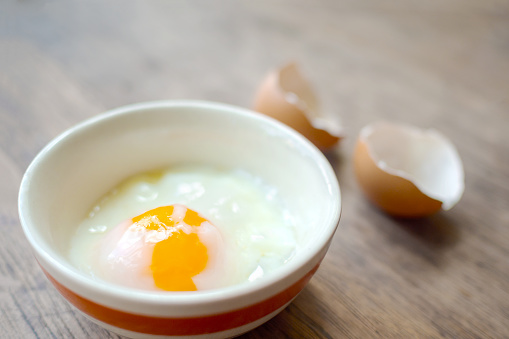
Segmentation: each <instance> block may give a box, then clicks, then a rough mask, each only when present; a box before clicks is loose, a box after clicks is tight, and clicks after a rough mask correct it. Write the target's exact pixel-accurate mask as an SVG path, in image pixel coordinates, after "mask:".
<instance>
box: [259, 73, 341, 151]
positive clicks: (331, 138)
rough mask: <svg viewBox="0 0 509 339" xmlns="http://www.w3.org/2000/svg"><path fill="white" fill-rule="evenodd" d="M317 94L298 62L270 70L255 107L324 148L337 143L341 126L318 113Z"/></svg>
mask: <svg viewBox="0 0 509 339" xmlns="http://www.w3.org/2000/svg"><path fill="white" fill-rule="evenodd" d="M316 106H317V105H316V98H315V96H314V94H313V92H312V90H311V88H310V86H309V84H308V83H307V81H305V79H304V78H303V77H302V76H301V75H300V73H299V72H298V69H297V66H296V65H295V64H289V65H287V66H285V67H283V68H281V69H279V70H277V71H274V72H271V73H270V74H269V75H267V77H266V78H265V80H264V81H263V82H262V84H261V85H260V87H259V90H258V92H257V94H256V96H255V101H254V107H253V108H254V110H255V111H258V112H260V113H263V114H265V115H268V116H270V117H272V118H274V119H276V120H279V121H280V122H282V123H284V124H286V125H288V126H290V127H292V128H293V129H295V130H296V131H298V132H299V133H301V134H302V135H304V136H305V137H306V138H307V139H309V140H310V141H311V142H312V143H313V144H315V145H316V146H317V147H318V148H320V149H321V150H327V149H329V148H331V147H332V146H334V145H335V144H336V143H337V142H338V141H339V140H340V139H341V135H340V132H339V131H338V129H339V128H338V126H337V125H336V124H334V123H333V122H331V121H327V120H326V119H324V118H323V117H320V116H318V113H317V110H316Z"/></svg>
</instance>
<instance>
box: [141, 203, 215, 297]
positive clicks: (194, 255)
mask: <svg viewBox="0 0 509 339" xmlns="http://www.w3.org/2000/svg"><path fill="white" fill-rule="evenodd" d="M182 207H183V206H182ZM184 208H186V211H185V214H184V217H183V218H182V217H178V216H176V215H175V214H174V209H175V208H174V205H170V206H162V207H157V208H155V209H152V210H150V211H147V212H145V213H143V214H141V215H139V216H137V217H134V218H133V219H132V221H133V223H134V224H137V226H139V227H142V228H144V229H145V230H147V231H157V232H164V233H165V235H166V234H167V235H168V237H167V238H165V239H164V240H161V241H159V242H157V243H156V244H155V246H154V252H153V254H152V264H151V265H150V269H151V271H152V275H153V278H154V282H155V285H156V286H157V287H159V288H161V289H163V290H166V291H196V290H197V288H196V285H195V284H194V282H193V280H192V277H193V276H195V275H197V274H199V273H200V272H201V271H203V270H204V269H205V267H206V266H207V261H208V254H207V247H206V246H205V245H204V244H203V243H202V242H201V241H200V238H199V237H198V234H197V233H195V232H194V231H193V232H185V231H184V230H183V229H182V228H178V226H179V225H180V226H185V225H188V226H191V228H194V227H200V225H201V224H202V223H203V222H205V221H208V220H207V219H205V218H203V217H201V216H200V215H199V214H198V213H197V212H195V211H193V210H191V209H189V208H187V207H184ZM209 223H210V222H209Z"/></svg>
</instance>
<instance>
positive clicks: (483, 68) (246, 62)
mask: <svg viewBox="0 0 509 339" xmlns="http://www.w3.org/2000/svg"><path fill="white" fill-rule="evenodd" d="M289 60H296V61H297V62H299V63H300V65H301V67H302V70H303V72H304V73H305V74H306V75H307V77H308V78H309V79H310V81H311V82H312V83H313V85H314V87H315V90H316V93H317V95H318V97H319V98H320V101H321V103H322V106H323V109H324V112H325V113H326V114H331V115H338V116H340V117H341V119H342V121H343V123H344V125H345V128H346V130H347V133H348V137H347V138H346V139H345V140H344V142H342V144H341V145H340V146H339V147H337V148H336V149H335V150H333V152H332V153H331V154H330V155H329V158H330V160H331V162H332V164H333V166H334V167H335V169H336V172H337V175H338V179H339V182H340V185H341V189H342V196H343V216H342V219H341V223H340V229H339V231H338V232H337V234H336V236H335V238H334V241H333V243H332V246H331V249H330V252H329V253H328V255H327V257H326V259H325V260H324V262H323V264H322V266H321V268H320V270H319V272H318V273H317V275H316V276H315V277H314V278H313V279H312V280H311V282H310V284H309V285H308V286H307V287H306V289H305V290H304V291H303V292H302V293H301V294H300V296H299V297H298V298H297V299H296V300H295V301H294V302H293V303H292V304H291V305H290V306H289V307H288V308H287V309H286V310H284V311H283V312H282V313H281V314H280V315H278V316H277V317H276V318H274V319H273V320H271V321H269V322H268V323H267V324H265V325H263V326H262V327H260V328H258V329H256V330H254V331H252V332H250V333H248V334H246V335H245V338H285V337H290V338H343V337H345V338H373V337H381V338H389V337H391V338H392V337H394V338H416V337H417V338H439V337H444V338H504V337H505V338H508V337H509V111H508V107H509V4H508V3H507V1H505V2H504V1H496V0H485V1H477V0H462V1H460V0H443V1H421V2H410V1H403V0H399V1H391V2H380V1H375V0H367V1H362V2H358V1H335V0H321V1H304V0H299V1H295V0H294V1H290V0H287V1H283V0H281V1H269V0H266V1H250V2H248V1H244V2H240V1H233V0H232V1H217V0H216V1H206V0H203V1H164V0H160V1H155V0H144V1H141V0H139V1H125V0H110V1H102V0H91V1H53V0H46V1H26V0H25V1H13V0H6V1H2V4H1V5H0V147H1V149H0V174H1V175H0V192H1V194H0V232H1V235H0V337H2V338H72V337H76V338H92V337H99V338H117V336H116V335H114V334H111V333H109V332H107V331H105V330H103V329H101V328H99V327H98V326H96V325H94V324H92V323H91V322H90V321H88V320H86V319H84V318H83V317H82V316H80V315H79V314H77V313H76V312H75V311H74V310H73V309H72V308H71V307H70V306H69V305H68V304H67V303H66V302H65V301H64V300H63V298H61V297H60V296H59V295H58V294H57V292H56V291H55V290H54V289H53V287H52V286H51V285H50V284H49V283H48V281H47V280H46V278H45V277H44V276H43V274H42V272H41V270H40V269H39V268H38V266H37V265H36V262H35V260H34V258H33V255H32V253H31V251H30V249H29V245H28V243H27V241H26V240H25V237H24V235H23V233H22V231H21V227H20V224H19V220H18V217H17V202H16V199H17V193H18V187H19V183H20V180H21V177H22V174H23V172H24V170H25V169H26V167H27V166H28V164H29V163H30V161H31V160H32V159H33V157H34V156H35V155H36V154H37V152H38V151H39V150H40V149H41V148H42V147H43V146H44V145H45V144H46V143H48V142H49V141H50V140H51V139H52V138H53V137H55V136H57V135H58V134H59V133H61V132H62V131H64V130H65V129H66V128H68V127H70V126H72V125H73V124H75V123H77V122H79V121H81V120H83V119H85V118H88V117H91V116H93V115H96V114H99V113H101V112H103V111H105V110H107V109H110V108H114V107H117V106H122V105H126V104H129V103H134V102H141V101H150V100H160V99H181V98H190V99H206V100H213V101H219V102H226V103H231V104H235V105H239V106H244V107H250V106H251V103H252V99H253V96H254V93H255V91H256V88H257V86H258V84H259V82H260V81H261V79H262V78H263V76H264V74H265V73H266V72H267V71H268V70H269V69H271V68H274V67H276V66H280V65H282V64H283V63H285V62H287V61H289ZM378 120H390V121H401V122H407V123H410V124H414V125H416V126H420V127H435V128H437V129H438V130H440V131H441V132H442V133H444V134H445V135H447V136H448V137H449V138H450V139H451V140H452V142H453V143H454V144H455V145H456V146H457V148H458V150H459V152H460V155H461V157H462V159H463V163H464V167H465V172H466V191H465V194H464V196H463V198H462V200H461V201H460V202H459V204H458V205H457V206H455V207H454V208H453V209H452V210H450V211H448V212H441V213H439V214H437V215H435V216H432V217H430V218H427V219H423V220H417V221H402V220H396V219H393V218H390V217H388V216H387V215H385V214H384V213H382V212H380V211H378V210H377V209H376V208H374V207H373V206H371V205H370V204H369V203H368V202H367V201H366V200H365V199H364V197H363V195H362V194H361V192H360V190H359V187H358V185H357V183H356V181H355V177H354V175H353V171H352V161H351V156H352V150H353V145H354V142H355V138H356V135H357V133H358V131H359V130H360V128H361V127H362V126H364V125H366V124H368V123H370V122H373V121H378Z"/></svg>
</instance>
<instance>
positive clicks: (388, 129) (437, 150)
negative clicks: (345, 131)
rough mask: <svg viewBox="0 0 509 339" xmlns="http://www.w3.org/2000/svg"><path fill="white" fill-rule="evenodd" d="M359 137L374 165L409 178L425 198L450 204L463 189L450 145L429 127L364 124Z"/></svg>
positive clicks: (459, 165)
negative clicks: (426, 128)
mask: <svg viewBox="0 0 509 339" xmlns="http://www.w3.org/2000/svg"><path fill="white" fill-rule="evenodd" d="M361 139H362V140H364V141H365V142H366V144H367V146H368V149H369V152H370V155H371V157H372V159H373V160H374V161H375V163H376V164H377V166H378V167H379V168H381V169H382V170H384V171H385V172H387V173H390V174H392V175H397V176H399V177H402V178H405V179H407V180H409V181H411V182H412V183H413V184H414V185H416V186H417V188H419V190H421V192H423V193H424V194H426V195H428V196H429V197H431V198H433V199H436V200H439V201H441V202H442V203H443V205H442V208H443V209H445V210H448V209H450V208H451V207H452V206H454V205H455V204H456V203H457V202H458V201H459V199H460V198H461V195H462V194H463V190H464V172H463V165H462V162H461V159H460V157H459V155H458V152H457V150H456V148H455V147H454V145H453V144H452V143H451V142H450V141H449V140H448V139H447V138H445V137H444V136H443V135H441V134H440V133H439V132H437V131H436V130H433V129H428V130H421V129H418V128H415V127H412V126H408V125H402V124H394V123H387V122H381V123H376V124H373V125H370V126H367V127H365V128H364V129H363V130H362V131H361Z"/></svg>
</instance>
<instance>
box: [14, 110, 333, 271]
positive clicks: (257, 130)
mask: <svg viewBox="0 0 509 339" xmlns="http://www.w3.org/2000/svg"><path fill="white" fill-rule="evenodd" d="M179 164H206V165H212V166H218V167H226V168H241V169H244V170H247V171H249V172H251V173H253V174H255V175H257V176H259V177H261V178H263V180H265V182H267V183H268V184H269V185H272V186H274V187H277V189H278V193H279V195H280V197H281V198H282V200H283V201H284V203H285V205H286V207H287V208H288V210H289V211H290V213H292V215H293V217H294V218H295V219H296V221H297V224H298V226H299V227H298V230H297V236H298V241H299V248H300V249H304V250H300V251H298V253H297V255H296V256H299V255H306V254H305V253H306V250H305V249H306V247H312V246H313V244H315V243H316V242H319V243H320V242H321V243H324V242H326V241H327V239H328V238H330V237H331V236H332V234H333V232H334V229H335V227H336V223H337V219H338V218H339V208H340V198H339V189H338V187H337V181H336V179H335V175H334V172H333V171H332V169H331V168H330V165H329V164H328V162H327V160H326V159H325V157H324V156H323V155H322V154H321V153H320V152H319V151H317V149H316V148H314V146H312V145H311V144H310V143H309V142H307V141H306V140H304V139H303V138H302V137H301V136H300V135H298V134H297V133H294V132H293V131H292V130H290V129H288V128H286V126H283V125H281V124H279V123H277V122H275V121H273V120H271V119H268V118H265V117H262V116H259V115H257V114H255V113H251V112H249V111H246V110H242V109H239V108H235V107H231V106H227V105H220V104H212V103H205V102H158V103H147V104H139V105H134V106H128V107H124V108H120V109H117V110H114V111H111V112H109V113H107V114H105V115H100V116H97V117H95V118H93V119H91V120H88V121H85V122H84V123H82V124H79V125H77V126H76V127H74V128H72V129H70V130H68V131H67V132H65V133H64V134H62V135H61V136H60V137H58V138H57V139H55V140H54V141H53V142H51V143H50V144H49V145H48V146H47V147H46V148H45V149H44V150H43V151H41V153H40V154H39V155H38V156H37V157H36V159H35V160H34V161H33V163H32V164H31V166H30V167H29V169H28V170H27V172H26V174H25V178H24V180H23V183H22V186H21V191H20V214H21V218H22V220H23V221H24V222H23V224H24V227H25V231H26V233H27V236H28V237H29V240H31V242H32V244H34V243H35V244H37V246H38V248H39V249H40V250H42V251H44V252H46V253H48V254H49V255H50V256H52V257H54V258H55V259H56V260H59V261H62V262H63V263H64V264H65V265H70V264H69V263H68V259H67V256H68V248H69V243H70V238H71V236H72V234H73V233H74V232H75V230H76V228H77V227H78V225H79V224H80V222H81V221H82V220H83V219H84V218H85V217H86V216H87V213H88V212H89V211H90V208H91V207H92V206H93V204H94V203H95V202H96V201H97V200H98V199H99V198H100V197H101V196H103V195H104V194H105V193H106V192H108V191H109V190H110V189H111V188H113V187H115V186H116V185H117V184H118V183H119V182H121V181H122V180H123V179H125V178H127V177H129V176H131V175H134V174H137V173H139V172H144V171H148V170H153V169H160V168H166V167H170V166H172V165H179Z"/></svg>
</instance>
